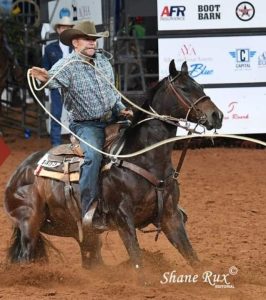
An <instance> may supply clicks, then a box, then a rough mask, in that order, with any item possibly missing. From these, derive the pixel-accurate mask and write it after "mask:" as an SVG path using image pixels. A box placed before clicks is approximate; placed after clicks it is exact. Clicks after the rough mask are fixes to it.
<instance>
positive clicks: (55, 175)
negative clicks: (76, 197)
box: [34, 168, 79, 182]
mask: <svg viewBox="0 0 266 300" xmlns="http://www.w3.org/2000/svg"><path fill="white" fill-rule="evenodd" d="M36 170H37V169H36ZM36 170H35V172H34V175H36V176H40V177H46V178H51V179H57V180H60V181H63V182H69V181H70V182H78V181H79V172H74V173H70V174H64V173H59V172H54V171H48V170H45V169H44V168H40V170H38V172H36Z"/></svg>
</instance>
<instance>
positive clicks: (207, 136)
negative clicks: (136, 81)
mask: <svg viewBox="0 0 266 300" xmlns="http://www.w3.org/2000/svg"><path fill="white" fill-rule="evenodd" d="M73 62H82V63H86V64H88V65H90V66H92V67H93V68H94V69H95V70H96V71H97V72H98V73H100V75H101V76H102V77H103V78H104V79H105V80H106V81H107V82H108V83H109V84H110V85H111V87H112V88H113V89H114V90H115V91H116V92H117V93H118V94H119V95H120V96H121V97H122V98H123V99H124V100H125V101H126V102H128V103H129V104H131V105H132V106H134V107H135V108H137V109H138V110H140V111H142V112H144V113H146V114H148V115H151V116H153V118H156V119H161V120H169V121H177V122H179V121H180V119H177V118H174V117H171V116H166V115H159V114H158V113H152V112H150V111H147V110H145V109H143V108H142V107H140V106H138V105H136V104H135V103H134V102H132V101H131V100H129V99H128V98H127V97H126V96H124V95H123V94H122V93H121V92H120V91H119V90H118V89H117V88H116V87H115V85H114V84H113V83H112V82H110V80H109V79H108V78H107V77H106V76H105V74H103V73H102V72H101V71H100V70H99V69H98V68H96V67H95V66H94V65H92V64H91V63H89V62H87V61H82V60H79V59H74V60H71V61H69V62H67V63H65V64H64V65H63V66H62V67H61V68H60V69H59V70H58V71H57V72H56V73H55V74H54V75H53V76H52V77H51V78H49V79H48V81H47V82H46V83H45V84H44V85H43V86H41V87H40V88H37V86H36V80H35V78H34V77H33V76H31V75H30V69H29V70H28V71H27V81H28V84H29V88H30V90H31V92H32V94H33V96H34V98H35V99H36V101H37V102H38V103H39V105H40V106H41V108H42V109H43V110H44V111H45V112H46V113H47V114H48V115H49V116H50V117H51V118H52V119H53V120H54V121H55V122H57V123H58V124H59V125H61V126H62V127H63V128H64V129H65V130H66V131H68V132H69V133H71V134H72V135H73V136H74V137H75V138H77V139H78V140H79V141H81V142H82V143H84V144H86V145H87V146H88V147H90V148H91V149H93V150H95V151H97V152H99V153H101V154H103V155H105V156H109V157H112V158H115V159H116V158H129V157H134V156H137V155H141V154H143V153H146V152H148V151H151V150H153V149H155V148H158V147H160V146H162V145H166V144H168V143H173V142H176V141H180V140H186V139H191V138H196V137H206V138H214V137H225V138H232V139H240V140H246V141H250V142H253V143H257V144H260V145H262V146H265V147H266V143H265V142H263V141H260V140H257V139H253V138H248V137H243V136H236V135H231V134H193V135H189V136H181V137H173V138H169V139H166V140H163V141H160V142H158V143H155V144H153V145H151V146H148V147H146V148H143V149H141V150H139V151H136V152H133V153H131V154H123V155H114V154H110V153H107V152H104V151H102V150H100V149H98V148H96V147H94V146H93V145H91V144H89V143H88V142H87V141H85V140H84V139H82V138H81V137H79V136H78V135H76V134H75V133H74V132H73V131H71V130H70V129H69V128H68V127H67V126H65V125H64V124H62V123H61V122H60V121H58V120H57V119H56V118H55V117H54V116H53V115H52V114H51V113H50V112H49V111H48V110H47V109H46V107H45V106H44V105H43V104H42V102H41V101H40V100H39V98H38V97H37V95H36V94H35V91H34V89H35V90H36V91H41V90H43V89H44V88H45V87H46V86H47V85H48V84H49V82H50V81H51V80H53V79H54V77H55V76H56V75H57V74H58V73H59V72H61V70H63V68H65V67H66V66H67V65H68V64H70V63H73ZM32 84H33V87H34V89H33V87H32Z"/></svg>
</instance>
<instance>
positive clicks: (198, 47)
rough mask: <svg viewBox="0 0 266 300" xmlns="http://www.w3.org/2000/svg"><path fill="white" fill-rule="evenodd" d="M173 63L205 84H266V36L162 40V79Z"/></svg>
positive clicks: (160, 61) (160, 49) (160, 53)
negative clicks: (185, 67)
mask: <svg viewBox="0 0 266 300" xmlns="http://www.w3.org/2000/svg"><path fill="white" fill-rule="evenodd" d="M265 3H266V1H265ZM172 59H175V63H176V67H177V69H178V68H179V69H180V67H181V64H182V62H183V61H187V64H188V69H189V74H190V76H191V77H193V78H194V79H195V80H196V81H197V82H199V83H201V84H226V83H258V82H266V35H265V36H264V35H263V36H262V35H258V36H226V37H225V36H221V37H200V38H186V37H182V38H161V39H159V70H160V71H159V72H160V73H159V76H160V78H163V77H165V76H167V75H168V74H169V70H168V66H169V62H170V61H171V60H172Z"/></svg>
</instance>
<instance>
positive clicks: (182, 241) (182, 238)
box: [161, 202, 199, 266]
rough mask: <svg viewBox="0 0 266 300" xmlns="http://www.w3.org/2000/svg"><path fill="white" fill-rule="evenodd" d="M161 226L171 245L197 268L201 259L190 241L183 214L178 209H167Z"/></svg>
mask: <svg viewBox="0 0 266 300" xmlns="http://www.w3.org/2000/svg"><path fill="white" fill-rule="evenodd" d="M168 203H169V202H168ZM161 226H162V231H163V232H164V234H165V235H166V237H167V238H168V240H169V241H170V242H171V244H172V245H173V246H174V247H175V248H177V249H178V251H179V252H180V253H181V255H182V256H183V257H184V258H185V259H186V260H187V261H188V262H189V264H190V265H192V266H195V265H196V264H197V263H198V262H199V259H198V257H197V254H196V252H195V251H194V250H193V248H192V245H191V243H190V241H189V239H188V236H187V233H186V230H185V227H184V221H183V214H182V212H181V211H180V210H179V209H178V208H177V210H173V209H171V210H167V209H166V210H165V211H164V215H163V218H162V224H161Z"/></svg>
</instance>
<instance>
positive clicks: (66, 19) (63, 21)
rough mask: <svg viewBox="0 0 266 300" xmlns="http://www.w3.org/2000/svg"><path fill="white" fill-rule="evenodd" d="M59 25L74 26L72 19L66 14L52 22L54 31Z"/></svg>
mask: <svg viewBox="0 0 266 300" xmlns="http://www.w3.org/2000/svg"><path fill="white" fill-rule="evenodd" d="M60 25H64V26H74V25H75V24H74V23H73V22H72V20H71V19H70V18H69V17H68V16H64V17H63V18H62V19H60V20H59V21H57V22H56V23H54V25H53V28H54V30H55V31H56V29H57V27H58V26H60Z"/></svg>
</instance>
